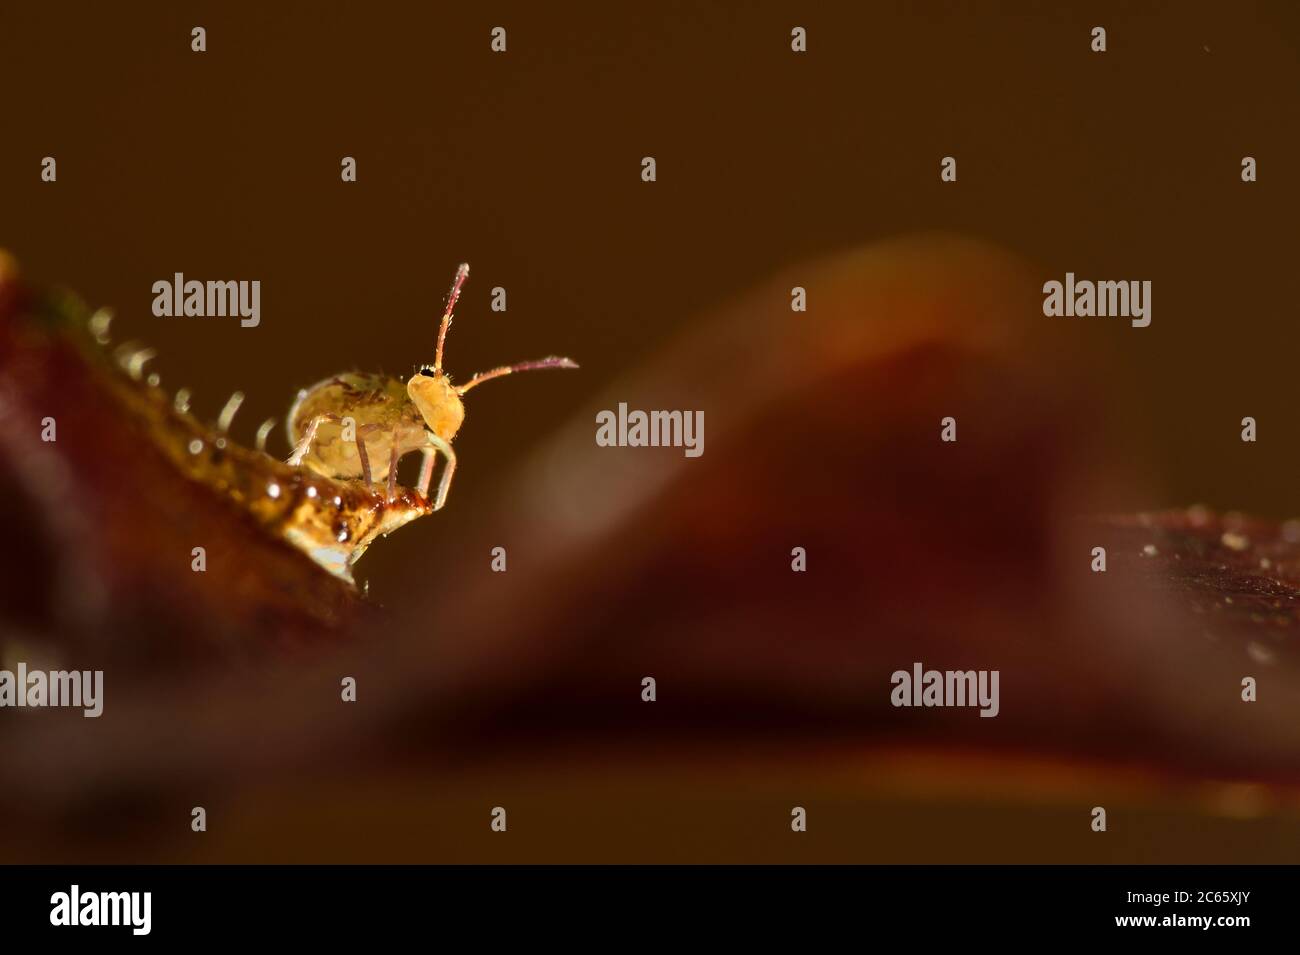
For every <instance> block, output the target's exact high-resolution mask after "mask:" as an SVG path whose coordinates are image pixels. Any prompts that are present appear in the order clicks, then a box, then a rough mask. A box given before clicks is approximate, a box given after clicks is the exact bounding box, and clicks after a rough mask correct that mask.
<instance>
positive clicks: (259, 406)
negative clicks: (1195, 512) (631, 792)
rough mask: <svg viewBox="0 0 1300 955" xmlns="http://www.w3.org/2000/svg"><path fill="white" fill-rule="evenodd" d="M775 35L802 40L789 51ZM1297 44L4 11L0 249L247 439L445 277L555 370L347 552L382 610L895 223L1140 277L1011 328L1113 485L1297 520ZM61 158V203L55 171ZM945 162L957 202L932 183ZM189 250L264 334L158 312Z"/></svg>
mask: <svg viewBox="0 0 1300 955" xmlns="http://www.w3.org/2000/svg"><path fill="white" fill-rule="evenodd" d="M195 25H202V26H204V27H205V28H206V29H207V33H208V52H206V53H204V54H196V53H193V52H191V50H190V36H189V31H190V28H191V27H193V26H195ZM496 25H502V26H505V27H506V28H507V30H508V31H509V51H508V52H507V53H506V54H504V55H498V54H493V53H492V52H490V50H489V30H490V29H491V27H493V26H496ZM794 25H802V26H805V27H806V28H807V29H808V32H809V52H808V53H807V54H804V55H795V54H793V53H791V52H790V49H789V31H790V28H791V27H792V26H794ZM1094 25H1104V26H1105V27H1106V28H1107V30H1108V34H1109V36H1108V42H1109V50H1108V52H1106V53H1105V54H1102V55H1097V54H1094V53H1092V52H1090V50H1089V30H1090V28H1091V27H1092V26H1094ZM1296 42H1297V33H1296V13H1295V11H1294V8H1293V7H1292V5H1289V4H1285V3H1278V4H1259V5H1255V4H1227V3H1223V4H1209V5H1207V4H1183V3H1179V4H1148V5H1144V6H1142V7H1140V8H1136V9H1135V8H1133V7H1132V6H1131V5H1097V4H1089V5H1087V8H1086V9H1085V7H1084V5H1082V4H1051V5H1047V4H1009V5H994V4H986V5H982V6H980V7H978V8H975V6H974V5H968V4H951V5H948V4H915V3H907V4H903V3H896V4H873V5H849V4H843V5H838V6H836V7H832V6H831V5H827V4H796V3H783V4H782V3H756V4H745V5H743V7H742V6H740V5H737V6H736V7H734V8H732V9H730V10H725V9H712V10H709V9H702V8H701V6H700V5H698V4H692V3H680V4H676V3H659V4H655V5H653V6H652V7H650V8H645V7H635V6H627V7H623V6H622V5H619V6H618V7H617V8H616V7H614V6H613V5H606V4H591V5H577V4H567V5H565V4H561V5H547V6H546V7H545V8H542V7H541V6H540V5H537V4H513V5H512V4H498V5H495V6H494V7H493V9H492V10H491V11H490V12H480V11H479V10H476V9H473V7H472V5H466V6H463V7H462V6H459V5H452V4H441V5H437V6H433V5H429V6H426V7H423V8H422V9H419V10H417V9H414V5H405V4H365V5H356V6H347V7H344V6H342V5H339V6H337V7H331V6H330V5H322V4H297V5H288V4H277V5H275V6H274V7H273V8H271V7H269V6H268V7H262V8H254V7H253V6H252V5H246V6H245V7H242V8H234V7H232V5H229V4H215V3H212V4H198V5H196V6H195V7H194V8H193V9H191V10H181V9H177V8H176V7H175V6H174V5H171V4H138V5H134V6H132V7H131V8H130V11H129V12H126V11H125V9H124V8H120V7H107V6H103V5H91V4H55V3H46V4H40V5H31V6H28V7H24V8H21V9H18V8H6V9H5V10H4V11H3V13H0V79H2V80H3V83H4V86H3V88H4V90H5V91H6V95H5V97H4V105H3V122H2V123H0V129H3V145H4V148H3V150H0V246H4V247H6V248H8V249H9V250H11V251H12V252H13V253H14V254H15V255H16V256H17V258H18V260H19V262H20V263H21V264H22V266H23V268H24V269H25V271H26V273H27V274H28V275H29V276H31V277H32V278H34V279H36V280H38V281H42V282H60V283H66V284H68V285H70V286H72V287H74V288H76V289H77V290H78V291H79V292H80V293H81V294H82V295H84V296H85V297H86V298H87V299H88V300H89V301H90V302H92V303H93V304H106V305H111V306H113V307H115V308H116V310H117V312H118V316H119V317H118V323H119V326H118V328H117V329H116V333H117V337H118V338H119V339H123V338H127V337H135V338H140V339H143V340H146V341H148V342H150V343H152V344H154V345H156V346H157V347H158V348H159V349H160V353H161V357H160V358H159V359H158V360H157V362H156V364H155V365H154V366H153V367H155V368H156V369H157V370H158V371H159V372H160V373H161V375H162V377H163V381H164V383H165V384H167V385H168V386H169V387H175V386H177V385H180V384H185V385H188V386H190V387H192V388H193V389H194V390H195V392H196V393H197V395H198V398H197V399H196V408H197V409H198V410H199V411H200V412H203V413H206V414H208V415H211V416H215V414H216V412H217V410H218V409H219V408H220V406H221V405H222V403H223V402H224V400H225V397H226V395H227V394H228V393H229V392H230V391H231V390H232V389H234V388H240V389H243V390H244V391H246V392H247V393H248V395H249V398H248V401H247V403H246V405H245V409H244V410H243V411H242V412H241V413H240V417H239V420H238V422H237V424H236V431H238V432H240V433H241V434H242V436H243V437H245V438H247V437H248V436H250V435H251V433H252V430H253V427H254V426H255V423H256V422H257V421H259V420H261V418H263V417H265V416H268V415H273V414H274V415H283V413H284V411H285V410H286V408H287V406H288V403H289V401H290V400H291V398H292V396H293V394H294V392H295V391H296V390H297V389H298V388H299V387H302V386H304V385H307V384H310V383H311V382H313V381H315V380H317V379H319V378H321V377H323V376H324V375H326V374H329V373H331V372H334V371H337V370H341V369H344V368H349V367H358V368H363V369H375V370H378V369H383V370H390V371H395V372H405V371H407V370H409V367H410V366H411V365H412V364H414V363H417V362H423V361H427V360H429V359H430V358H431V355H432V349H433V341H434V335H435V325H434V322H435V319H436V316H437V314H438V312H439V305H440V303H441V300H442V296H443V295H444V294H445V292H446V287H447V284H448V282H449V280H450V278H451V275H452V273H453V271H454V268H455V265H456V263H458V262H460V261H462V260H465V261H469V262H470V263H471V264H472V267H473V272H472V275H471V279H470V284H469V286H468V287H467V291H466V295H465V297H464V298H463V299H462V303H463V304H462V306H461V308H460V311H459V316H458V318H459V320H458V322H457V324H456V326H455V330H454V331H453V333H452V335H451V339H450V344H449V349H448V355H449V357H448V364H449V367H450V368H451V369H452V370H453V371H454V372H456V373H457V374H458V375H459V376H460V377H462V378H463V377H465V376H467V375H468V374H469V373H471V372H473V371H475V370H481V369H484V368H487V367H489V366H491V365H494V364H497V363H499V362H502V361H507V360H516V359H522V358H528V357H536V356H540V355H543V354H550V353H556V354H566V355H570V356H572V357H574V358H575V359H577V360H578V361H579V362H580V363H581V364H582V366H583V367H582V371H581V372H576V373H564V374H559V373H556V374H553V375H548V376H546V377H545V378H543V376H541V375H538V376H536V377H533V378H530V379H527V380H525V379H520V380H517V381H509V382H504V383H498V384H494V385H491V386H488V387H485V388H483V389H482V390H481V391H477V392H475V393H474V394H473V395H472V396H471V401H470V403H469V408H470V411H469V418H468V421H467V423H466V427H465V430H464V432H463V435H462V436H461V437H460V439H459V440H458V442H457V450H458V453H459V455H460V460H461V462H462V469H461V471H460V472H459V476H458V485H457V488H456V491H455V492H454V504H455V506H454V507H452V508H449V510H448V512H447V513H445V514H444V515H440V516H439V518H438V519H437V520H428V521H424V522H421V523H419V524H416V525H414V526H412V527H411V528H409V529H407V530H405V531H403V532H402V534H400V535H398V536H396V537H395V538H394V539H393V540H392V541H386V542H383V543H382V544H381V545H379V546H376V548H375V549H374V551H373V552H372V554H371V555H370V556H368V557H367V558H366V560H365V563H364V564H363V565H362V568H361V572H360V574H359V576H361V577H362V578H368V579H370V580H371V581H372V584H373V587H374V591H375V593H376V594H377V595H378V596H379V597H380V599H381V600H383V601H384V602H386V603H390V604H392V603H397V604H400V603H401V602H402V600H403V593H404V591H405V589H406V588H408V587H410V586H412V585H413V584H418V581H419V580H420V579H421V576H422V575H423V574H425V573H428V574H436V573H437V572H438V562H439V561H440V560H448V559H455V557H456V555H455V553H454V549H453V545H454V542H455V541H457V540H458V539H459V538H460V536H461V534H462V533H463V529H464V528H465V527H466V526H467V524H468V522H472V520H473V516H474V513H475V502H476V501H478V500H481V499H483V498H484V497H485V496H486V495H487V494H488V493H489V490H488V489H489V488H490V487H491V486H492V483H493V481H494V480H495V475H496V474H498V473H500V472H502V471H504V470H505V469H506V468H507V467H508V466H509V465H510V464H511V463H512V462H514V461H517V460H519V459H521V458H522V457H523V456H524V454H525V453H526V451H527V450H528V448H529V444H530V442H533V441H536V440H538V436H540V435H543V434H545V433H546V431H547V430H548V428H549V427H550V426H551V425H552V424H553V423H554V422H556V421H559V420H561V419H564V418H567V417H568V416H570V415H571V414H575V413H579V412H581V413H587V412H588V411H589V410H590V411H594V410H595V408H596V407H597V406H596V405H592V406H591V408H590V409H588V407H587V403H586V402H587V396H589V395H592V394H595V393H596V392H597V391H599V389H600V388H601V387H602V386H604V385H606V384H608V383H609V382H611V381H614V380H615V379H617V378H618V376H620V375H621V374H622V373H623V372H625V371H627V370H629V369H631V368H634V367H636V366H637V365H638V364H639V363H640V362H641V361H642V360H643V359H644V356H646V355H647V354H650V353H653V352H654V351H656V350H657V348H658V347H659V346H660V345H661V344H662V343H663V342H665V341H666V340H668V339H669V338H670V337H671V336H672V334H673V333H674V331H676V330H678V329H680V328H682V327H683V326H686V325H688V324H689V323H690V322H691V321H692V318H693V316H695V315H697V314H699V313H700V312H701V311H703V310H706V309H709V308H711V307H713V306H716V305H718V304H719V303H721V302H724V301H726V300H727V299H729V298H731V297H732V296H734V295H735V294H736V293H738V292H739V291H742V290H743V289H745V288H747V287H749V286H751V285H753V284H755V283H757V282H759V281H761V280H763V279H764V278H766V277H768V276H770V275H771V274H772V273H773V272H774V271H775V270H777V269H778V268H782V267H786V266H789V265H791V264H792V263H796V262H799V261H802V260H807V259H814V258H817V257H819V256H823V255H827V254H830V253H834V252H837V251H839V250H842V249H845V248H848V247H853V246H858V245H861V244H863V243H865V242H868V241H870V240H873V239H876V238H882V237H888V236H892V235H896V234H899V233H906V232H910V231H914V230H918V229H935V228H940V229H948V230H952V231H955V232H958V233H964V234H968V235H972V236H977V237H981V238H984V239H989V240H992V241H994V242H997V243H1001V244H1003V245H1005V246H1007V247H1008V248H1010V249H1012V250H1014V251H1016V252H1018V253H1020V254H1022V255H1024V256H1025V257H1027V258H1028V259H1029V260H1030V261H1032V262H1035V263H1037V264H1038V265H1039V266H1040V267H1041V273H1042V280H1044V281H1046V280H1047V279H1050V278H1057V279H1060V278H1062V277H1063V275H1064V273H1065V272H1066V271H1067V270H1068V271H1074V272H1075V273H1076V274H1077V275H1078V276H1079V277H1081V278H1092V279H1121V278H1131V279H1150V280H1151V281H1152V282H1153V283H1154V291H1153V304H1154V311H1153V321H1152V324H1151V326H1150V327H1149V328H1147V329H1132V328H1130V327H1129V326H1128V323H1127V322H1126V321H1121V320H1117V319H1091V320H1087V319H1084V320H1077V321H1075V320H1065V319H1055V320H1049V319H1047V318H1044V317H1043V316H1042V315H1041V313H1040V312H1036V311H1033V310H1030V311H1027V312H1025V313H1024V314H1008V315H1007V316H1006V321H1007V322H1009V323H1023V324H1024V325H1025V326H1026V327H1027V328H1029V329H1030V332H1031V334H1033V335H1038V336H1041V337H1042V338H1043V340H1044V341H1047V340H1050V341H1051V344H1052V345H1053V346H1054V349H1059V350H1058V351H1056V352H1055V353H1058V354H1059V353H1060V352H1061V351H1063V352H1064V353H1066V354H1069V353H1070V351H1071V349H1077V350H1079V351H1080V352H1084V351H1086V352H1095V353H1099V354H1100V355H1101V358H1100V359H1099V360H1100V361H1102V362H1105V363H1106V364H1104V365H1103V367H1106V368H1107V369H1108V374H1107V375H1106V376H1105V377H1104V378H1099V379H1098V380H1096V381H1095V385H1094V387H1095V390H1096V397H1097V408H1098V413H1101V411H1102V409H1103V408H1110V407H1112V406H1113V405H1114V404H1119V405H1121V406H1123V407H1126V408H1128V409H1129V412H1130V414H1131V429H1132V436H1133V440H1134V441H1135V443H1140V444H1142V445H1144V446H1145V447H1146V449H1147V450H1148V452H1149V454H1150V462H1151V463H1150V468H1149V469H1150V472H1151V473H1150V475H1149V477H1150V478H1151V479H1152V480H1151V485H1153V486H1155V487H1156V488H1158V489H1159V490H1158V492H1157V493H1158V496H1157V497H1156V498H1155V499H1153V498H1152V496H1151V494H1150V493H1149V492H1148V491H1145V490H1144V491H1143V493H1141V494H1140V495H1138V494H1137V493H1136V492H1135V493H1133V494H1128V493H1127V492H1125V491H1124V490H1122V489H1120V490H1115V491H1113V492H1112V495H1113V496H1112V498H1111V499H1110V500H1108V501H1106V502H1105V503H1107V504H1108V505H1109V506H1111V507H1113V508H1114V509H1116V510H1126V509H1136V508H1144V509H1151V508H1159V507H1164V506H1171V507H1173V506H1182V505H1186V504H1189V503H1192V502H1196V501H1201V502H1204V503H1207V504H1209V505H1211V506H1213V507H1216V508H1223V509H1226V508H1234V509H1241V510H1246V511H1251V512H1255V513H1259V514H1263V515H1266V516H1274V517H1287V516H1291V515H1293V514H1294V513H1296V512H1297V511H1300V508H1298V507H1297V506H1296V501H1297V498H1298V496H1300V495H1297V492H1296V489H1295V488H1296V480H1295V479H1296V477H1297V467H1296V461H1297V455H1296V452H1295V448H1296V446H1297V442H1298V441H1300V413H1298V412H1297V410H1296V407H1295V401H1294V391H1295V389H1294V381H1295V375H1294V371H1293V369H1294V363H1295V348H1294V343H1295V341H1296V336H1295V334H1294V330H1293V323H1294V321H1295V315H1294V314H1293V308H1294V305H1293V302H1294V295H1293V292H1292V290H1291V284H1290V283H1291V277H1292V274H1293V273H1294V265H1293V259H1294V238H1293V237H1294V228H1295V226H1294V223H1295V221H1296V212H1297V209H1298V208H1300V205H1298V203H1297V198H1298V197H1297V185H1296V181H1297V179H1296V174H1295V173H1296V170H1297V169H1298V168H1300V154H1298V150H1297V138H1298V135H1300V134H1297V129H1298V128H1300V126H1298V124H1297V120H1300V115H1298V113H1300V105H1298V104H1297V98H1296V96H1295V92H1296V90H1297V89H1300V57H1298V56H1297V47H1296ZM46 155H52V156H54V157H56V158H57V160H58V173H59V181H58V183H57V184H53V185H51V184H46V183H42V182H41V181H40V178H39V173H40V161H41V157H43V156H46ZM347 155H350V156H354V157H356V159H357V162H358V172H359V180H360V181H359V182H357V183H355V184H344V183H342V182H341V181H340V179H339V162H340V159H341V158H342V157H343V156H347ZM645 155H653V156H655V157H656V159H657V161H658V176H659V181H658V182H656V183H654V184H646V183H643V182H641V181H640V175H639V173H640V159H641V157H642V156H645ZM945 155H953V156H955V157H956V158H957V161H958V172H959V182H958V183H956V184H943V183H941V182H940V181H939V177H938V172H939V160H940V158H941V157H942V156H945ZM1245 155H1251V156H1254V157H1256V159H1257V160H1258V162H1259V176H1260V181H1259V182H1257V183H1254V184H1249V185H1247V184H1244V183H1242V182H1241V180H1240V160H1241V158H1242V157H1243V156H1245ZM176 271H182V272H184V273H185V274H186V276H187V277H191V278H199V279H260V280H261V282H262V323H261V326H260V327H258V328H256V329H242V328H240V327H239V325H238V322H237V321H235V320H232V319H227V320H221V319H216V320H205V319H171V320H168V319H157V318H154V317H153V316H152V314H151V313H150V304H151V301H152V297H153V296H152V292H151V291H150V286H151V284H152V283H153V282H154V281H155V280H158V279H164V278H168V279H169V278H170V277H171V275H172V273H173V272H176ZM495 285H503V286H505V287H506V288H507V289H508V292H509V311H508V312H507V313H505V314H503V315H502V314H496V313H493V312H491V311H490V310H489V308H488V296H489V290H490V289H491V288H492V287H493V286H495ZM810 296H811V307H812V308H816V302H817V290H816V289H815V288H814V289H810ZM1044 354H1046V352H1045V353H1044ZM1045 360H1046V359H1045ZM1247 414H1249V415H1253V416H1255V417H1256V418H1257V419H1258V420H1259V422H1260V441H1259V442H1258V443H1257V444H1254V445H1246V444H1243V443H1242V442H1241V441H1240V440H1239V436H1238V435H1239V427H1240V426H1239V422H1240V419H1241V417H1242V416H1243V415H1247ZM273 441H279V442H281V444H280V445H275V444H274V443H273V448H276V447H278V448H279V449H280V450H281V451H283V450H284V449H283V446H282V442H283V438H282V436H281V435H280V434H279V433H278V432H277V436H276V438H275V439H273ZM764 785H766V783H765V782H763V781H757V782H755V783H754V787H755V790H756V791H757V790H761V789H762V787H763V786H764ZM413 798H414V797H413ZM828 798H829V797H828ZM394 799H395V804H400V800H398V797H396V796H395V797H394ZM412 805H413V807H414V806H415V805H418V800H415V801H414V802H413V804H412ZM320 811H321V812H322V813H324V814H325V815H326V816H328V809H321V810H320ZM412 811H413V812H418V811H419V810H418V809H416V808H412ZM1164 824H1166V825H1172V826H1174V827H1175V829H1176V828H1177V826H1179V825H1181V824H1182V823H1179V822H1177V821H1175V822H1174V823H1168V822H1166V823H1164ZM1188 825H1190V826H1193V827H1194V826H1195V825H1196V823H1195V822H1194V821H1193V822H1192V823H1188ZM1261 841H1267V840H1261ZM941 843H942V832H940V833H938V835H937V836H936V844H941ZM899 853H900V854H901V855H902V856H903V857H906V854H905V851H904V850H902V849H900V850H899ZM466 855H467V856H469V857H473V852H471V851H469V850H466Z"/></svg>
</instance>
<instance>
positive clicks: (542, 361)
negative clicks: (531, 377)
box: [456, 355, 578, 395]
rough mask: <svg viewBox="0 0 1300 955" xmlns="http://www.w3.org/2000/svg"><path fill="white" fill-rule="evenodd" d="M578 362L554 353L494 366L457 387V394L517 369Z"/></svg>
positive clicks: (569, 366)
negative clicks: (532, 359) (535, 359)
mask: <svg viewBox="0 0 1300 955" xmlns="http://www.w3.org/2000/svg"><path fill="white" fill-rule="evenodd" d="M577 367H578V363H577V362H576V361H574V360H573V359H572V358H557V357H555V356H554V355H552V356H550V357H549V358H539V359H538V360H537V361H521V362H520V363H519V364H517V365H502V366H501V367H500V368H493V369H492V370H491V371H485V372H483V373H482V374H479V375H475V376H474V377H473V378H471V379H470V380H469V381H467V382H465V384H463V385H461V386H460V387H459V388H457V389H456V394H458V395H463V394H464V393H465V392H467V391H469V390H470V389H471V388H473V387H474V386H475V385H481V384H483V382H485V381H491V380H492V379H493V378H500V377H501V376H502V375H513V374H514V373H515V372H517V371H532V370H533V369H534V368H577Z"/></svg>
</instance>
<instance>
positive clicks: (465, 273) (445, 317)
mask: <svg viewBox="0 0 1300 955" xmlns="http://www.w3.org/2000/svg"><path fill="white" fill-rule="evenodd" d="M467 278H469V263H468V262H462V263H461V264H460V268H458V269H457V270H456V278H455V280H454V281H453V282H452V283H451V294H450V295H448V296H447V311H445V312H443V313H442V324H441V325H440V326H439V327H438V350H437V351H436V352H434V354H433V370H434V373H435V374H439V375H440V374H442V349H443V346H444V345H446V343H447V329H449V328H451V313H452V312H453V311H454V310H455V308H456V300H457V299H458V298H460V287H461V286H462V285H464V284H465V280H466V279H467Z"/></svg>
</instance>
